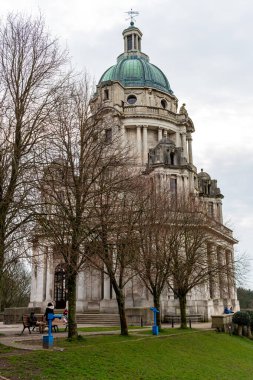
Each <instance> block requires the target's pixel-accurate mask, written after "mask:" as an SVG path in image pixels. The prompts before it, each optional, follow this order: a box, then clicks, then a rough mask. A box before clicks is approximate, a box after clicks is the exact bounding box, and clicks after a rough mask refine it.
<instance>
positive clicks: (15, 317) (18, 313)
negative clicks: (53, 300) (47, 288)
mask: <svg viewBox="0 0 253 380" xmlns="http://www.w3.org/2000/svg"><path fill="white" fill-rule="evenodd" d="M31 311H34V312H35V313H36V314H40V313H41V308H40V307H10V308H6V309H4V315H3V322H4V324H5V325H12V324H16V323H22V315H23V314H30V313H31Z"/></svg>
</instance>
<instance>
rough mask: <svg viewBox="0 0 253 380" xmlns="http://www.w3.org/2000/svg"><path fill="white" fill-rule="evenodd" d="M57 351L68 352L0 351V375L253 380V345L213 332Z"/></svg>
mask: <svg viewBox="0 0 253 380" xmlns="http://www.w3.org/2000/svg"><path fill="white" fill-rule="evenodd" d="M54 346H55V347H59V348H60V347H61V348H63V349H64V350H63V351H52V350H44V351H34V352H30V351H29V352H25V353H24V351H22V352H20V354H18V352H17V351H15V352H14V353H13V354H12V355H10V351H8V350H6V351H2V350H3V347H1V346H0V354H1V355H0V375H2V376H5V377H7V378H9V379H13V380H14V379H15V380H16V379H20V380H37V379H40V380H43V379H49V380H54V379H66V380H67V379H71V380H79V379H80V380H83V379H84V380H102V379H103V380H105V379H106V380H107V379H108V380H109V379H115V380H116V379H117V380H141V379H142V380H149V379H150V380H151V379H152V380H155V379H156V380H158V379H159V380H167V379H168V380H174V379H179V380H183V379H192V380H198V379H203V380H214V379H215V380H226V379H231V378H236V379H239V380H243V379H249V380H252V379H253V341H250V340H248V339H246V338H239V337H236V336H229V335H228V334H221V333H219V334H218V333H216V332H213V331H196V330H190V329H189V330H186V331H185V330H180V329H168V330H167V331H166V330H164V331H163V332H162V333H161V334H160V335H159V336H158V337H156V336H152V335H151V334H149V335H148V334H143V335H141V332H140V333H139V334H136V335H133V334H132V335H131V336H129V337H121V336H119V335H115V336H88V337H85V338H83V339H81V340H79V341H73V342H68V341H67V340H66V339H55V344H54ZM4 352H5V353H4ZM2 353H3V355H2Z"/></svg>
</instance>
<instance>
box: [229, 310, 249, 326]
mask: <svg viewBox="0 0 253 380" xmlns="http://www.w3.org/2000/svg"><path fill="white" fill-rule="evenodd" d="M232 321H233V323H235V324H237V325H238V326H248V325H249V324H250V323H251V318H250V315H249V313H248V312H247V311H237V312H236V313H234V315H233V317H232Z"/></svg>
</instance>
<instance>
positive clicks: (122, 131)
mask: <svg viewBox="0 0 253 380" xmlns="http://www.w3.org/2000/svg"><path fill="white" fill-rule="evenodd" d="M120 139H121V146H122V148H123V149H124V148H125V146H126V134H125V126H124V124H121V126H120Z"/></svg>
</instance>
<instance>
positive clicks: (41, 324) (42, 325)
mask: <svg viewBox="0 0 253 380" xmlns="http://www.w3.org/2000/svg"><path fill="white" fill-rule="evenodd" d="M35 317H36V318H37V322H38V324H36V325H34V324H33V323H31V322H30V315H29V314H24V315H23V317H22V322H23V330H22V332H21V335H22V334H23V332H24V331H25V329H28V331H29V334H31V330H32V331H34V330H35V328H36V331H37V329H38V330H39V332H40V333H44V331H45V329H46V328H48V323H47V321H46V318H45V316H44V315H43V314H35ZM59 327H64V328H65V331H66V330H67V328H68V324H67V323H66V322H65V321H64V320H63V319H59V318H55V319H54V320H53V322H52V329H54V331H55V332H58V331H59Z"/></svg>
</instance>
